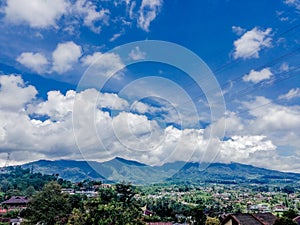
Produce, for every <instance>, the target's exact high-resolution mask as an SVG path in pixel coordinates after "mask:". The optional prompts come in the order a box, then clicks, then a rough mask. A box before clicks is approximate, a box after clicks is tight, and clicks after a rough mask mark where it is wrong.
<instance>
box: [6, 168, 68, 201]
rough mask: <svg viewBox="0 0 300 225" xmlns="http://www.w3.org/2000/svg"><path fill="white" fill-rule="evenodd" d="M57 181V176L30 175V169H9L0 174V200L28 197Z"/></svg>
mask: <svg viewBox="0 0 300 225" xmlns="http://www.w3.org/2000/svg"><path fill="white" fill-rule="evenodd" d="M57 179H58V175H44V174H41V173H32V172H31V171H30V169H22V168H21V167H20V166H17V167H9V168H8V170H7V171H5V173H1V174H0V191H1V193H0V200H1V201H3V200H5V199H6V198H9V197H10V196H13V195H26V196H29V197H30V196H32V195H33V194H34V193H35V192H36V191H40V190H42V188H43V187H44V186H45V184H47V183H49V182H51V181H55V180H57ZM64 182H66V181H64Z"/></svg>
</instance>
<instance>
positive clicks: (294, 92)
mask: <svg viewBox="0 0 300 225" xmlns="http://www.w3.org/2000/svg"><path fill="white" fill-rule="evenodd" d="M299 97H300V88H293V89H291V90H289V92H288V93H286V94H284V95H280V96H279V97H278V99H286V100H291V99H293V98H299Z"/></svg>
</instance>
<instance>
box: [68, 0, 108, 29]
mask: <svg viewBox="0 0 300 225" xmlns="http://www.w3.org/2000/svg"><path fill="white" fill-rule="evenodd" d="M73 9H74V11H75V13H77V14H79V15H80V16H81V17H83V24H84V25H85V26H87V27H89V28H90V29H91V30H92V31H93V32H95V33H100V31H101V26H102V25H103V24H105V25H108V21H109V14H110V11H109V10H108V9H100V10H97V6H96V5H95V4H93V3H92V2H91V1H86V0H77V1H76V3H75V5H74V6H73ZM99 22H100V23H101V24H100V25H96V24H97V23H99Z"/></svg>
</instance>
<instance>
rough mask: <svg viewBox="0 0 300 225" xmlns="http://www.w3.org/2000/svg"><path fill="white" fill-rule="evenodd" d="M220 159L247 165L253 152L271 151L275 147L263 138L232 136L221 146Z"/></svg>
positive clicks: (257, 136)
mask: <svg viewBox="0 0 300 225" xmlns="http://www.w3.org/2000/svg"><path fill="white" fill-rule="evenodd" d="M221 146H222V147H221V153H220V157H221V158H222V161H227V162H230V161H235V162H243V163H247V160H249V158H251V154H253V153H255V152H260V151H263V152H266V151H270V150H271V151H273V150H275V149H276V146H275V145H274V144H273V143H272V142H271V141H270V140H267V138H266V137H265V136H259V135H256V136H232V137H231V139H229V140H227V141H224V142H223V143H222V145H221Z"/></svg>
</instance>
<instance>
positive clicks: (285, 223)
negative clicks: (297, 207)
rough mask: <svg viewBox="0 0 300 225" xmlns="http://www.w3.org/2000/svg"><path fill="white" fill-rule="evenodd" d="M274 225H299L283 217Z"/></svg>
mask: <svg viewBox="0 0 300 225" xmlns="http://www.w3.org/2000/svg"><path fill="white" fill-rule="evenodd" d="M274 225H297V223H296V222H294V221H293V220H292V219H290V218H286V217H282V218H279V219H277V220H276V221H275V223H274Z"/></svg>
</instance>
